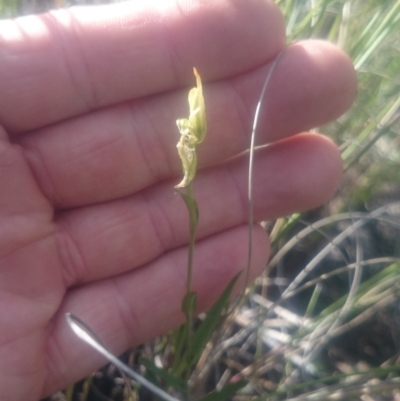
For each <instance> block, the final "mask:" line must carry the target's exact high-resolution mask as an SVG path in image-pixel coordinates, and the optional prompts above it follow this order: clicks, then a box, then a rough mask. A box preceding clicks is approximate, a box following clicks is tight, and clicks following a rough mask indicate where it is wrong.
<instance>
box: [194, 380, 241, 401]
mask: <svg viewBox="0 0 400 401" xmlns="http://www.w3.org/2000/svg"><path fill="white" fill-rule="evenodd" d="M246 385H247V381H246V380H240V381H238V382H236V383H231V384H228V385H227V386H225V387H224V388H223V389H222V390H220V391H213V392H212V393H210V394H208V395H206V396H205V397H203V398H201V399H200V400H199V401H225V400H230V399H231V398H232V397H233V396H234V395H235V394H236V393H237V392H238V391H239V390H240V389H241V388H243V387H245V386H246Z"/></svg>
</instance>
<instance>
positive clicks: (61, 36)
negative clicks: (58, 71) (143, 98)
mask: <svg viewBox="0 0 400 401" xmlns="http://www.w3.org/2000/svg"><path fill="white" fill-rule="evenodd" d="M61 13H63V14H66V15H67V16H68V21H69V22H71V25H70V26H71V27H73V29H71V31H70V33H72V35H71V34H70V35H69V36H68V38H69V40H70V42H71V43H73V44H72V45H69V46H68V42H67V41H66V40H65V26H64V25H63V24H62V21H61V20H60V19H59V18H57V15H59V14H61ZM41 18H42V19H43V21H47V25H49V26H50V27H51V31H52V32H53V34H54V35H55V36H56V37H57V38H58V40H59V43H60V45H61V46H59V47H58V49H59V50H60V53H61V54H62V55H63V61H64V62H63V64H64V66H65V70H66V72H67V74H68V76H69V79H70V82H71V84H72V87H73V88H74V89H75V92H76V94H77V97H78V98H79V99H80V100H81V101H83V103H84V107H85V109H86V110H88V111H90V110H94V109H96V107H97V105H98V104H99V102H98V98H97V95H96V91H95V86H94V83H93V81H92V74H91V71H90V68H89V64H88V63H87V60H86V57H85V53H84V51H83V49H82V45H81V43H80V40H79V35H78V34H77V26H78V25H79V24H78V22H77V21H76V20H75V18H74V15H73V13H71V11H70V10H69V9H68V8H67V9H64V10H57V11H54V10H53V11H51V12H49V13H46V14H44V15H43V16H42V17H41ZM67 46H68V49H67ZM71 50H72V51H71ZM71 54H73V55H74V56H75V57H74V59H72V58H71ZM77 60H79V61H78V62H77ZM77 65H78V66H81V67H82V68H79V75H81V78H80V79H78V74H77V73H76V71H77V68H76V66H77ZM82 71H83V74H82ZM82 75H83V76H82ZM84 82H86V83H87V85H84V84H83V83H84ZM82 86H84V87H85V90H82ZM88 88H89V89H88ZM85 93H87V94H89V96H85Z"/></svg>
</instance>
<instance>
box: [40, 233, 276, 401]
mask: <svg viewBox="0 0 400 401" xmlns="http://www.w3.org/2000/svg"><path fill="white" fill-rule="evenodd" d="M247 236H248V228H247V227H239V228H236V229H233V230H230V231H227V232H224V233H222V234H220V235H218V236H215V237H212V238H208V239H207V240H204V241H199V242H198V243H197V245H196V257H195V262H194V263H195V266H194V282H193V283H194V291H196V292H197V294H198V301H199V311H203V310H206V309H208V308H209V307H210V306H211V305H212V304H213V302H215V300H216V299H217V297H218V296H219V295H220V293H221V292H222V291H223V289H224V288H225V286H226V285H227V283H228V281H229V280H230V279H231V278H233V277H234V276H235V274H236V273H238V272H239V271H242V270H243V269H244V268H245V266H246V260H247ZM254 250H255V252H254V257H253V265H252V266H253V267H252V269H251V270H250V278H251V279H254V278H255V277H257V275H259V274H260V272H261V271H262V269H263V267H264V266H265V263H266V261H267V257H268V253H269V250H268V241H267V236H266V233H265V232H264V231H263V230H262V229H261V228H260V227H255V230H254ZM186 266H187V249H185V248H183V249H178V250H175V251H172V252H170V253H168V254H166V255H165V256H163V257H162V258H160V259H159V260H157V261H155V262H153V263H151V264H149V265H147V266H145V267H143V268H142V269H139V270H136V271H133V272H130V273H127V274H125V275H122V276H118V277H115V278H113V279H109V280H104V281H100V282H97V283H93V284H90V285H86V286H83V287H81V288H77V289H75V290H72V291H71V292H70V293H69V294H68V296H67V298H66V300H65V302H64V304H63V305H62V307H61V308H60V311H59V313H58V316H57V317H56V319H55V321H54V325H55V326H54V330H53V331H52V337H51V338H49V342H48V345H47V348H46V349H47V351H48V355H47V358H48V363H47V366H49V371H48V381H47V383H46V385H45V388H44V394H50V393H51V392H53V391H54V390H56V389H57V388H63V387H65V386H66V385H68V384H70V383H72V382H74V381H76V380H78V379H80V378H82V377H84V376H85V375H87V374H88V373H89V372H92V371H93V370H94V369H96V368H98V367H99V366H100V365H101V364H104V362H105V361H104V360H103V359H102V358H101V357H99V356H98V355H97V354H96V353H95V351H93V350H92V349H90V348H89V347H88V346H87V345H85V344H82V343H81V342H80V341H79V340H78V339H77V338H76V337H74V335H73V333H72V331H70V330H69V328H68V327H67V325H66V322H65V317H64V316H65V313H66V312H71V313H73V314H75V315H77V316H79V317H80V318H81V319H83V320H84V321H85V322H86V323H87V324H88V325H89V326H91V327H92V328H93V329H94V330H95V332H96V333H97V334H98V335H99V336H100V338H101V339H102V340H103V341H104V343H105V344H106V346H107V347H109V348H110V349H111V350H112V351H113V352H114V353H115V354H116V355H119V354H120V353H121V352H122V351H124V350H125V349H127V348H128V347H129V346H131V345H133V344H140V343H143V342H144V341H146V340H148V339H149V338H153V337H155V336H158V335H160V334H163V333H166V332H167V331H168V330H170V329H172V328H174V327H177V326H178V325H179V324H180V323H182V322H183V320H184V317H183V314H182V312H181V302H182V299H183V296H184V294H185V291H186V269H187V267H186ZM242 276H243V275H242ZM242 279H243V277H242ZM242 286H243V281H239V282H238V284H237V285H236V291H238V290H241V289H242Z"/></svg>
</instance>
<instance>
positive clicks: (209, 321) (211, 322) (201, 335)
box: [188, 273, 240, 366]
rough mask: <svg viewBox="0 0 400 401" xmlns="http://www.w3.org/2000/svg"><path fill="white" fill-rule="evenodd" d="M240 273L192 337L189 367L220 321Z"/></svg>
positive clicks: (195, 361)
mask: <svg viewBox="0 0 400 401" xmlns="http://www.w3.org/2000/svg"><path fill="white" fill-rule="evenodd" d="M239 276H240V273H238V274H237V275H236V276H235V277H234V278H233V279H232V280H231V281H230V282H229V284H228V285H227V287H226V288H225V290H224V292H223V293H222V294H221V295H220V297H219V298H218V300H217V301H216V302H215V304H214V305H213V306H212V308H211V309H210V310H209V311H208V313H207V315H206V318H205V319H204V320H203V322H202V323H201V324H200V326H199V327H198V329H197V330H196V332H195V333H194V336H193V342H192V355H189V357H188V362H189V363H190V366H193V365H195V364H196V363H197V361H198V359H199V358H200V355H201V353H202V352H203V350H204V348H205V346H206V345H207V343H208V341H209V340H210V338H211V336H212V334H213V332H214V330H215V328H216V326H217V324H218V323H219V321H220V318H221V315H222V313H223V311H224V309H225V308H226V306H227V305H228V303H229V297H230V295H231V293H232V289H233V287H234V286H235V284H236V281H237V280H238V278H239Z"/></svg>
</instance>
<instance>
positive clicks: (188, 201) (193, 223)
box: [179, 192, 199, 234]
mask: <svg viewBox="0 0 400 401" xmlns="http://www.w3.org/2000/svg"><path fill="white" fill-rule="evenodd" d="M179 195H180V196H181V198H182V199H183V201H184V202H185V205H186V207H187V209H188V211H189V224H190V233H191V234H194V233H195V231H196V228H197V224H198V222H199V207H198V205H197V201H196V199H195V198H193V197H192V196H189V195H187V194H185V193H183V192H179Z"/></svg>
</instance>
